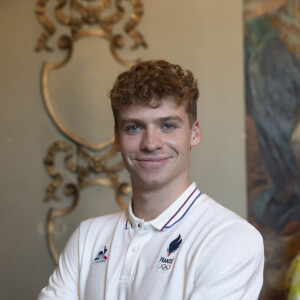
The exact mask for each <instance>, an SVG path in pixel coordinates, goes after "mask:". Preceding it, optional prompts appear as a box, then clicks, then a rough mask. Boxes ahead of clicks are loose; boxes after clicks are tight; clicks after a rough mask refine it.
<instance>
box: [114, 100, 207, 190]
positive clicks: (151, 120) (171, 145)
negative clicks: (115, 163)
mask: <svg viewBox="0 0 300 300" xmlns="http://www.w3.org/2000/svg"><path fill="white" fill-rule="evenodd" d="M153 101H155V100H153ZM200 140H201V133H200V128H199V123H198V121H196V122H195V123H194V124H193V125H192V127H191V126H190V123H189V119H188V115H187V113H186V112H185V106H184V105H177V104H176V103H174V102H173V101H172V99H170V98H167V99H166V100H164V101H162V103H161V105H160V106H158V107H156V108H152V107H150V106H141V105H130V106H128V107H127V108H126V109H125V110H123V111H120V113H119V117H118V128H116V129H115V146H116V149H117V151H120V152H121V154H122V157H123V161H124V164H125V167H126V169H127V170H128V172H129V174H130V177H131V181H132V185H133V187H136V188H138V187H139V188H159V187H163V186H166V185H168V184H170V186H172V185H173V186H176V187H178V185H180V186H182V185H184V186H185V187H187V186H188V185H189V184H190V182H189V178H188V171H189V164H190V154H191V146H195V145H197V144H198V143H199V142H200Z"/></svg>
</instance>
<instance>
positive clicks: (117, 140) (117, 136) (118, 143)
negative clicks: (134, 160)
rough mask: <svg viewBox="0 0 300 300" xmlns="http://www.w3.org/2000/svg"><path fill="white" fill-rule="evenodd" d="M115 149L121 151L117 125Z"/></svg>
mask: <svg viewBox="0 0 300 300" xmlns="http://www.w3.org/2000/svg"><path fill="white" fill-rule="evenodd" d="M115 149H116V151H118V152H121V148H120V137H119V129H118V128H117V126H115Z"/></svg>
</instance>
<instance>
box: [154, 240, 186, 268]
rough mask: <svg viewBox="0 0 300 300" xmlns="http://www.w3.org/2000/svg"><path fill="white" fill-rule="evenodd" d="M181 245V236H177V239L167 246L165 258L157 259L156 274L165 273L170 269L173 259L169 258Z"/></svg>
mask: <svg viewBox="0 0 300 300" xmlns="http://www.w3.org/2000/svg"><path fill="white" fill-rule="evenodd" d="M181 243H182V239H181V235H180V234H179V235H178V237H177V238H176V239H175V240H173V241H172V242H171V243H170V244H169V247H168V248H167V257H164V256H161V257H160V258H159V259H158V262H157V264H156V270H157V271H158V272H166V271H168V270H170V269H171V268H172V265H173V262H174V258H169V257H170V256H171V255H172V254H173V253H174V252H176V251H177V250H178V249H179V247H180V246H181Z"/></svg>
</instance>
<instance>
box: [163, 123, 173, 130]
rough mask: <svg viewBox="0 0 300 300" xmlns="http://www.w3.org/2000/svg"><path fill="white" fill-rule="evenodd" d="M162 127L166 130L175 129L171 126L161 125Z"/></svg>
mask: <svg viewBox="0 0 300 300" xmlns="http://www.w3.org/2000/svg"><path fill="white" fill-rule="evenodd" d="M162 127H163V129H167V130H170V129H174V128H175V126H174V125H173V124H163V126H162Z"/></svg>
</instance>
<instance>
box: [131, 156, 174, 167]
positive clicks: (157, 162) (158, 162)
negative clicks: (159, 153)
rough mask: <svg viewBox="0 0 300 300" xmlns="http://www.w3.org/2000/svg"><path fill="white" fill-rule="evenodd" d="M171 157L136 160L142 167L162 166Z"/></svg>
mask: <svg viewBox="0 0 300 300" xmlns="http://www.w3.org/2000/svg"><path fill="white" fill-rule="evenodd" d="M169 158H170V157H156V158H138V159H136V161H137V162H138V164H139V165H140V166H142V167H160V166H162V165H163V164H164V163H165V162H166V161H167V160H168V159H169Z"/></svg>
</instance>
